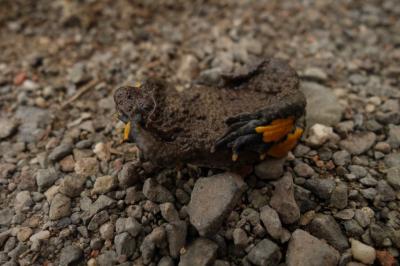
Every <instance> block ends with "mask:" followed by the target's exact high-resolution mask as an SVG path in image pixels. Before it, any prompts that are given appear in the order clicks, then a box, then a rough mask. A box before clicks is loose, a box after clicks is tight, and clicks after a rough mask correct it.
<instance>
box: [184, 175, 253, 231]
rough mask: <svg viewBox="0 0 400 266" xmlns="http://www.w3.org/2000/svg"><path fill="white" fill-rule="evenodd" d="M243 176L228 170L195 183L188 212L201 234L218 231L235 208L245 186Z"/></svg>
mask: <svg viewBox="0 0 400 266" xmlns="http://www.w3.org/2000/svg"><path fill="white" fill-rule="evenodd" d="M245 186H246V185H245V183H244V182H243V180H242V178H241V177H240V176H239V175H237V174H234V173H230V172H226V173H222V174H218V175H214V176H211V177H205V178H199V179H198V180H197V182H196V183H195V185H194V188H193V191H192V195H191V199H190V203H189V205H188V213H189V217H190V222H191V223H192V225H193V226H194V227H196V229H197V231H199V234H200V235H201V236H206V235H212V234H214V233H216V232H217V231H218V230H219V228H220V226H221V224H222V222H223V221H224V220H225V218H226V217H227V216H228V215H229V214H230V212H231V211H232V210H233V208H234V207H235V205H236V204H237V202H238V201H239V200H240V197H241V195H242V193H243V190H244V188H245Z"/></svg>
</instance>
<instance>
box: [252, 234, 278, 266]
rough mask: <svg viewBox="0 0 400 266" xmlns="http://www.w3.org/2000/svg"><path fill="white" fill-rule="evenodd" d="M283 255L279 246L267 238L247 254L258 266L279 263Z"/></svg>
mask: <svg viewBox="0 0 400 266" xmlns="http://www.w3.org/2000/svg"><path fill="white" fill-rule="evenodd" d="M281 257H282V254H281V251H280V249H279V247H278V246H277V245H276V244H275V243H274V242H272V241H271V240H269V239H267V238H265V239H263V240H261V241H260V242H258V243H257V245H256V246H255V247H254V248H252V249H251V250H250V252H249V254H248V255H247V259H248V260H249V261H250V262H251V263H253V264H254V265H257V266H268V265H278V263H279V261H280V260H281Z"/></svg>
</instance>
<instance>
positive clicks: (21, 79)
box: [14, 72, 27, 86]
mask: <svg viewBox="0 0 400 266" xmlns="http://www.w3.org/2000/svg"><path fill="white" fill-rule="evenodd" d="M26 78H27V76H26V73H25V72H20V73H18V74H17V75H16V76H15V77H14V85H17V86H19V85H21V84H22V83H23V82H24V81H25V80H26Z"/></svg>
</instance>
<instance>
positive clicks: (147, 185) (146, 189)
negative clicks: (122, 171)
mask: <svg viewBox="0 0 400 266" xmlns="http://www.w3.org/2000/svg"><path fill="white" fill-rule="evenodd" d="M143 194H144V196H145V197H146V198H148V199H149V200H151V201H154V202H157V203H164V202H174V201H175V198H174V195H172V193H171V192H170V191H169V190H168V189H167V188H165V187H163V186H162V185H160V184H158V183H157V182H156V181H155V180H153V179H151V178H148V179H146V181H145V182H144V184H143Z"/></svg>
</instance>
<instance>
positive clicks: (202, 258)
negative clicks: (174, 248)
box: [178, 238, 218, 266]
mask: <svg viewBox="0 0 400 266" xmlns="http://www.w3.org/2000/svg"><path fill="white" fill-rule="evenodd" d="M217 250H218V245H217V244H216V243H214V242H213V241H211V240H209V239H206V238H197V239H196V240H195V241H193V243H191V244H190V245H189V247H188V249H187V251H186V253H185V254H183V255H182V256H181V259H180V261H179V264H178V265H179V266H193V265H196V266H207V265H212V263H213V262H214V261H215V259H216V257H217Z"/></svg>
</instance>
